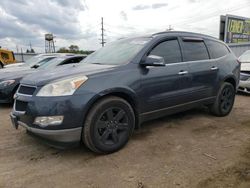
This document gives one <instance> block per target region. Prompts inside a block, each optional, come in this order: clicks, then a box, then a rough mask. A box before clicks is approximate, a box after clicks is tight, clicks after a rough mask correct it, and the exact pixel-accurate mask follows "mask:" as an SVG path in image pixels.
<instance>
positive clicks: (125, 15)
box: [120, 11, 128, 21]
mask: <svg viewBox="0 0 250 188" xmlns="http://www.w3.org/2000/svg"><path fill="white" fill-rule="evenodd" d="M120 16H121V18H122V19H123V20H124V21H127V20H128V17H127V14H126V12H124V11H121V12H120Z"/></svg>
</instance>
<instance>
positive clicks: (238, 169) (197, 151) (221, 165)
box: [0, 95, 250, 188]
mask: <svg viewBox="0 0 250 188" xmlns="http://www.w3.org/2000/svg"><path fill="white" fill-rule="evenodd" d="M10 111H11V106H10V105H0V187H11V188H14V187H45V186H46V187H135V188H142V187H164V188H165V187H171V188H172V187H211V188H212V187H227V188H228V187H242V188H245V187H250V96H245V95H237V97H236V101H235V106H234V108H233V111H232V112H231V114H230V115H229V116H227V117H222V118H219V117H214V116H211V115H210V114H209V113H208V111H207V109H206V108H199V109H194V110H190V111H187V112H183V113H179V114H176V115H172V116H168V117H164V118H161V119H158V120H154V121H150V122H147V123H145V124H143V126H142V128H141V129H140V130H138V131H136V132H135V133H134V135H133V136H132V138H131V139H130V141H129V143H128V144H127V146H126V147H125V148H123V149H122V150H120V151H119V152H116V153H114V154H110V155H97V154H94V153H92V152H90V151H89V150H87V149H86V148H85V147H84V146H81V147H78V148H73V149H68V150H57V149H54V148H51V147H49V146H47V145H44V144H43V143H41V142H40V141H38V140H36V139H35V138H32V137H30V136H29V135H27V134H26V132H25V130H24V129H22V128H20V129H18V130H15V129H14V128H13V127H12V126H11V123H10V119H9V113H10Z"/></svg>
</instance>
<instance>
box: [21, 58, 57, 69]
mask: <svg viewBox="0 0 250 188" xmlns="http://www.w3.org/2000/svg"><path fill="white" fill-rule="evenodd" d="M53 58H55V57H50V56H34V57H32V58H30V59H28V60H27V61H25V63H24V64H23V65H22V66H24V67H33V66H34V65H37V64H41V63H45V62H47V61H49V60H51V59H53Z"/></svg>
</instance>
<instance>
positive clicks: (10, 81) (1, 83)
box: [0, 80, 15, 87]
mask: <svg viewBox="0 0 250 188" xmlns="http://www.w3.org/2000/svg"><path fill="white" fill-rule="evenodd" d="M14 83H15V80H5V81H2V82H0V87H6V86H9V85H12V84H14Z"/></svg>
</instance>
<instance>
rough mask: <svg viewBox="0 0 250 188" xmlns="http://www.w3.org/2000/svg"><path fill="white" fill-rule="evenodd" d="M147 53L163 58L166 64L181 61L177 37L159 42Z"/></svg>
mask: <svg viewBox="0 0 250 188" xmlns="http://www.w3.org/2000/svg"><path fill="white" fill-rule="evenodd" d="M149 55H156V56H160V57H163V58H164V61H165V63H166V64H169V63H177V62H181V61H182V60H181V51H180V46H179V43H178V40H177V39H174V40H167V41H164V42H161V43H160V44H158V45H157V46H156V47H154V48H153V50H152V51H151V52H150V54H149Z"/></svg>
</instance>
